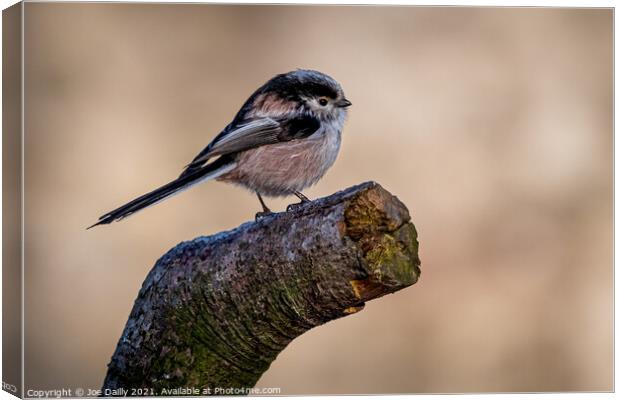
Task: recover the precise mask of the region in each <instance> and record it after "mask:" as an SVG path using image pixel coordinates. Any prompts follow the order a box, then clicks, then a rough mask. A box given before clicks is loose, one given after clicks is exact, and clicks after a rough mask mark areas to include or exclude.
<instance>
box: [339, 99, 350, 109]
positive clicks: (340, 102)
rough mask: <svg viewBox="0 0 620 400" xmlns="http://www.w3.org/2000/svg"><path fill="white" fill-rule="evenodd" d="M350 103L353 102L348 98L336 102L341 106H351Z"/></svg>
mask: <svg viewBox="0 0 620 400" xmlns="http://www.w3.org/2000/svg"><path fill="white" fill-rule="evenodd" d="M350 105H351V102H350V101H349V100H347V99H342V100H338V101H337V102H336V106H338V107H341V108H345V107H349V106H350Z"/></svg>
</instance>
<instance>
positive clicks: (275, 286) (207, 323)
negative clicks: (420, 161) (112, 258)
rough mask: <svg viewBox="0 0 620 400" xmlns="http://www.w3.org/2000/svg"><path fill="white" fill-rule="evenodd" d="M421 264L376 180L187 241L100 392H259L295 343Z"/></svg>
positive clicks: (172, 257)
mask: <svg viewBox="0 0 620 400" xmlns="http://www.w3.org/2000/svg"><path fill="white" fill-rule="evenodd" d="M419 265H420V260H419V258H418V241H417V233H416V230H415V227H414V225H413V224H412V223H411V221H410V216H409V213H408V211H407V208H406V207H405V206H404V205H403V204H402V203H401V202H400V201H399V200H398V199H397V198H396V197H394V196H392V195H391V194H390V193H389V192H387V191H386V190H385V189H383V188H382V187H381V186H379V185H378V184H376V183H373V182H368V183H364V184H361V185H358V186H354V187H351V188H349V189H346V190H344V191H341V192H338V193H336V194H334V195H331V196H329V197H326V198H323V199H319V200H315V201H313V202H310V203H304V204H301V205H299V206H297V207H294V208H293V209H292V210H291V211H289V212H284V213H277V214H273V215H269V216H267V217H264V218H262V219H261V220H259V221H256V222H249V223H246V224H243V225H241V226H240V227H238V228H236V229H233V230H231V231H228V232H223V233H218V234H216V235H213V236H209V237H199V238H197V239H194V240H192V241H189V242H183V243H181V244H179V245H177V246H176V247H174V248H173V249H171V250H170V251H169V252H168V253H166V254H165V255H164V256H163V257H161V258H160V259H159V260H158V261H157V263H156V264H155V266H154V267H153V269H152V270H151V272H150V273H149V274H148V276H147V278H146V280H145V281H144V283H143V285H142V288H141V290H140V292H139V294H138V298H137V299H136V301H135V304H134V307H133V310H132V311H131V314H130V316H129V320H128V321H127V324H126V326H125V329H124V331H123V334H122V336H121V338H120V340H119V342H118V345H117V348H116V351H115V352H114V355H113V357H112V361H111V362H110V364H109V365H108V373H107V376H106V378H105V382H104V385H103V387H104V389H108V390H114V389H120V388H123V389H131V388H145V387H146V388H153V389H154V390H155V391H156V393H157V392H158V391H160V390H161V389H164V388H167V389H170V388H176V387H194V388H205V387H224V388H240V387H252V386H253V385H254V384H255V383H256V381H258V379H259V378H260V376H261V375H262V374H263V373H264V372H265V371H266V370H267V368H269V365H270V364H271V363H272V361H273V360H274V359H275V358H276V356H277V355H278V354H279V353H280V352H281V351H282V350H283V349H284V348H285V347H286V346H287V345H288V344H289V343H290V342H291V341H292V340H293V339H295V338H296V337H297V336H299V335H301V334H303V333H304V332H306V331H308V330H309V329H312V328H313V327H316V326H319V325H321V324H324V323H325V322H328V321H331V320H334V319H337V318H340V317H343V316H347V315H350V314H353V313H356V312H359V311H360V310H361V309H362V308H363V306H364V303H365V302H366V301H369V300H371V299H374V298H377V297H380V296H383V295H386V294H389V293H393V292H395V291H397V290H400V289H402V288H405V287H407V286H410V285H412V284H414V283H415V282H416V281H417V279H418V277H419V275H420V269H419Z"/></svg>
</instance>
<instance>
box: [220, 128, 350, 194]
mask: <svg viewBox="0 0 620 400" xmlns="http://www.w3.org/2000/svg"><path fill="white" fill-rule="evenodd" d="M339 148H340V131H339V130H331V129H330V130H326V131H323V130H321V131H320V132H317V133H316V134H314V135H312V136H310V137H309V138H305V139H300V140H292V141H290V142H284V143H277V144H271V145H266V146H261V147H258V148H255V149H251V150H247V151H244V152H242V153H239V155H238V156H237V158H236V164H237V166H236V168H235V169H233V170H232V171H230V172H228V173H226V174H224V175H222V176H221V177H219V178H218V180H221V181H227V182H232V183H236V184H240V185H242V186H245V187H247V188H248V189H250V190H252V191H257V192H259V193H261V194H264V195H267V196H286V195H290V194H292V193H293V192H294V191H301V190H303V189H304V188H307V187H308V186H311V185H313V184H314V183H316V182H317V181H318V180H319V179H320V178H321V177H322V176H323V175H324V174H325V172H326V171H327V170H328V169H329V167H331V166H332V164H333V163H334V161H335V160H336V156H337V155H338V150H339Z"/></svg>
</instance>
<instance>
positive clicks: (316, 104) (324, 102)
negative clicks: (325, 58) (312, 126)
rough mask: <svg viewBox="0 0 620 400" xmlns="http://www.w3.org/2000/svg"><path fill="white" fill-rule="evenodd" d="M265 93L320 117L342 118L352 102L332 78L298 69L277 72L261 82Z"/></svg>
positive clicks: (316, 72)
mask: <svg viewBox="0 0 620 400" xmlns="http://www.w3.org/2000/svg"><path fill="white" fill-rule="evenodd" d="M264 93H265V94H267V93H269V94H271V95H273V96H275V97H277V98H278V99H279V100H280V101H283V102H286V103H288V104H289V105H294V106H295V108H296V109H298V110H302V111H304V112H310V113H312V114H314V115H316V116H317V117H318V118H320V119H327V120H333V119H343V118H344V117H345V116H346V109H347V107H349V106H350V105H351V102H350V101H349V100H347V98H346V97H345V95H344V92H343V90H342V87H341V86H340V84H339V83H338V82H336V80H335V79H333V78H332V77H330V76H328V75H325V74H324V73H322V72H318V71H312V70H305V69H298V70H296V71H291V72H288V73H285V74H280V75H277V76H275V77H274V78H273V79H271V80H270V81H269V82H267V84H265V86H264Z"/></svg>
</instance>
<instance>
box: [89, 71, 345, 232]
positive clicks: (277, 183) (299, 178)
mask: <svg viewBox="0 0 620 400" xmlns="http://www.w3.org/2000/svg"><path fill="white" fill-rule="evenodd" d="M350 105H351V102H350V101H349V100H347V99H346V97H345V96H344V92H343V90H342V87H341V86H340V84H339V83H338V82H336V81H335V80H334V79H333V78H331V77H329V76H327V75H326V74H323V73H321V72H318V71H312V70H303V69H299V70H296V71H291V72H288V73H284V74H280V75H276V76H275V77H273V78H272V79H270V80H269V81H268V82H267V83H265V84H264V85H263V86H261V87H260V88H258V89H257V90H256V91H255V92H254V93H253V94H252V95H251V96H250V97H249V98H248V99H247V100H246V102H245V103H244V104H243V106H242V107H241V109H240V110H239V112H237V114H236V115H235V117H234V118H233V120H232V122H231V123H230V124H228V126H226V127H225V128H224V129H223V130H222V131H221V132H220V133H219V134H218V135H217V136H216V137H215V138H214V139H213V141H211V143H209V144H208V145H207V147H205V148H204V149H203V150H202V151H201V152H200V153H198V155H197V156H196V157H195V158H194V159H193V160H192V162H191V163H189V164H188V165H187V166H186V167H185V169H184V170H183V172H182V173H181V175H180V176H179V177H178V178H177V179H175V180H173V181H172V182H170V183H168V184H166V185H164V186H162V187H160V188H158V189H155V190H153V191H152V192H149V193H147V194H145V195H142V196H140V197H138V198H136V199H135V200H132V201H130V202H129V203H127V204H125V205H123V206H121V207H118V208H117V209H115V210H112V211H110V212H108V213H106V214H104V215H102V216H101V217H100V218H99V220H98V221H97V222H96V223H95V224H93V225H91V226H89V227H88V228H87V229H90V228H92V227H94V226H97V225H102V224H109V223H111V222H113V221H118V220H121V219H123V218H126V217H128V216H130V215H132V214H135V213H136V212H138V211H140V210H142V209H144V208H146V207H149V206H151V205H153V204H155V203H158V202H160V201H162V200H164V199H166V198H168V197H170V196H172V195H174V194H177V193H180V192H182V191H183V190H186V189H189V188H190V187H191V186H193V185H196V184H197V183H202V182H206V181H209V180H212V179H215V180H218V181H223V182H230V183H234V184H237V185H241V186H243V187H246V188H247V189H249V190H251V191H253V192H254V193H256V195H257V196H258V200H259V201H260V204H261V206H262V212H259V213H258V214H257V218H258V217H260V216H262V215H266V214H269V213H271V210H270V209H269V208H268V207H267V205H266V204H265V201H264V200H263V197H262V196H270V197H280V196H288V195H295V196H297V197H298V198H299V199H300V200H301V202H302V203H303V202H307V201H309V199H308V198H307V197H306V196H304V195H303V193H301V191H302V190H303V189H305V188H307V187H309V186H311V185H313V184H315V183H316V182H317V181H318V180H319V179H321V177H322V176H323V175H324V174H325V172H326V171H327V170H328V169H329V168H330V167H331V166H332V165H333V163H334V161H336V156H337V155H338V150H339V149H340V135H341V132H342V128H343V125H344V122H345V119H346V115H347V107H349V106H350Z"/></svg>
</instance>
